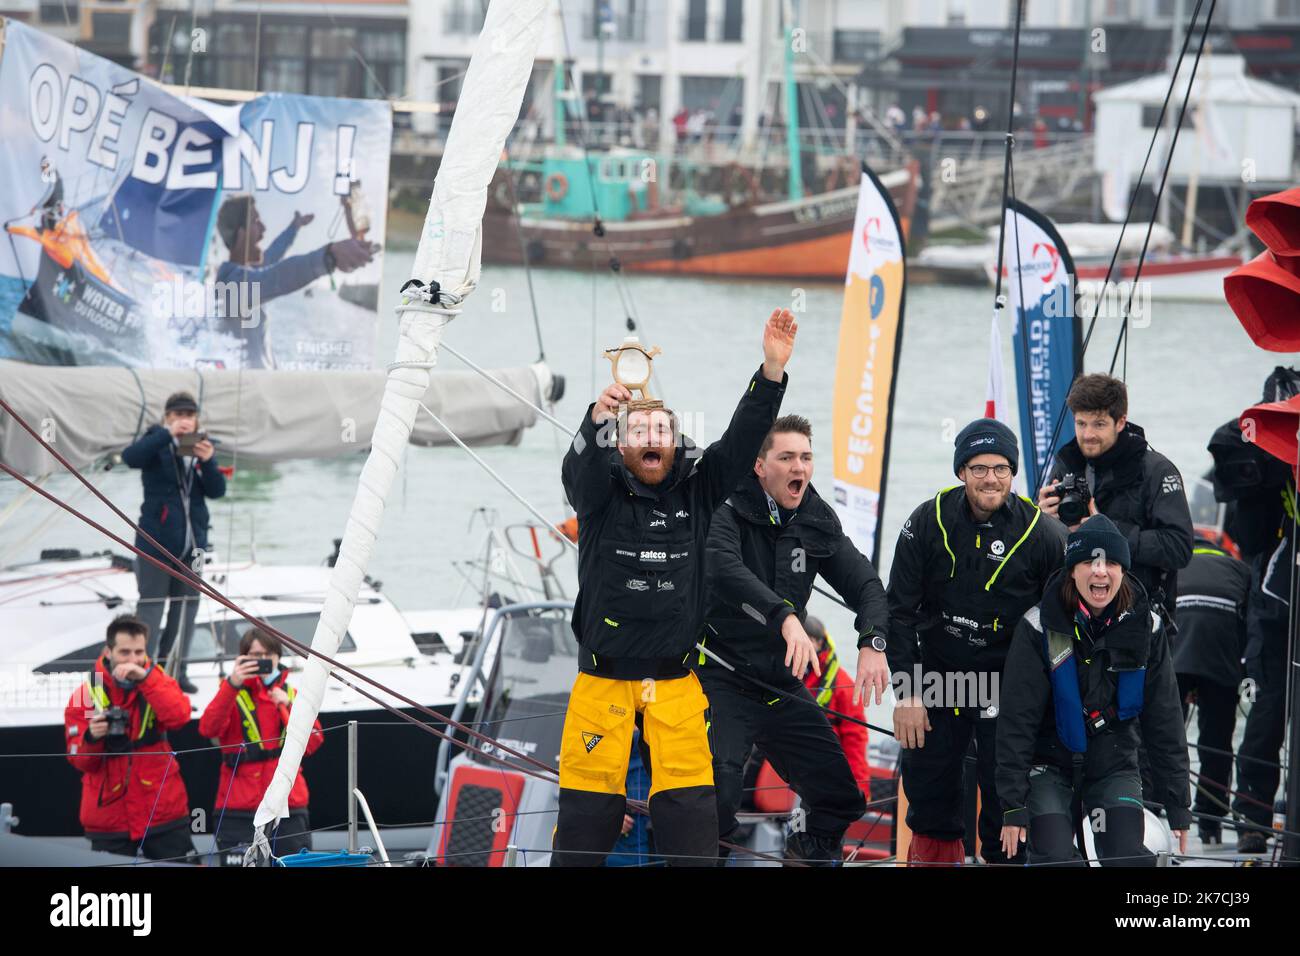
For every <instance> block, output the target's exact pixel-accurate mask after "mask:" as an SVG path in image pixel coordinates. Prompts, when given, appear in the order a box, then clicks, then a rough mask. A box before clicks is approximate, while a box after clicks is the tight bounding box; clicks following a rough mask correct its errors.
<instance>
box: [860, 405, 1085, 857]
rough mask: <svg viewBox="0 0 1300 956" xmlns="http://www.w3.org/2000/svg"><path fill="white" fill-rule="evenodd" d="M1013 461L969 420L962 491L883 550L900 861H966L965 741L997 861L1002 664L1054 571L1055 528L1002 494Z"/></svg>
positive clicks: (991, 430) (1061, 543)
mask: <svg viewBox="0 0 1300 956" xmlns="http://www.w3.org/2000/svg"><path fill="white" fill-rule="evenodd" d="M1019 462H1020V450H1019V447H1018V445H1017V442H1016V436H1015V434H1014V433H1013V432H1012V431H1011V429H1009V428H1008V427H1007V426H1006V425H1004V424H1002V423H1001V422H999V421H996V420H994V419H991V418H981V419H976V420H975V421H973V422H971V423H970V424H969V425H967V426H966V427H965V428H963V429H962V430H961V431H960V432H959V433H958V435H957V441H956V452H955V454H954V455H953V471H954V472H955V473H956V475H957V477H958V479H960V480H961V482H962V484H960V485H957V486H955V487H952V488H945V489H944V490H943V491H940V492H939V493H938V494H937V495H935V496H934V498H933V499H930V500H928V501H925V502H923V503H922V504H920V505H919V506H918V507H917V508H916V510H915V511H913V512H912V515H911V517H910V518H908V519H907V521H905V522H904V523H903V528H902V530H901V531H900V532H899V536H898V545H897V547H896V548H895V550H894V563H893V566H892V567H891V568H890V572H889V591H888V595H889V618H890V623H889V634H888V637H887V642H886V649H885V653H886V654H888V655H889V667H890V670H891V671H893V674H894V691H895V694H896V695H897V697H898V702H897V704H896V705H895V706H894V734H895V736H896V737H897V738H898V744H899V746H900V747H901V748H902V752H901V755H900V763H901V768H902V784H903V792H904V793H905V794H906V796H907V800H908V807H907V825H908V826H909V827H910V828H911V830H912V839H911V843H910V844H909V848H908V855H907V859H908V862H909V864H936V863H960V862H962V860H963V859H964V858H965V851H964V848H963V845H962V843H963V839H964V837H965V833H966V823H965V817H966V815H965V812H964V805H963V795H964V787H963V764H964V762H965V759H966V753H967V751H968V749H969V748H970V743H971V738H972V737H974V739H975V747H976V755H977V762H976V773H977V776H978V780H979V789H980V794H981V798H982V804H981V808H980V814H979V824H978V827H979V837H980V842H981V853H982V855H983V857H984V859H985V860H986V861H988V862H989V863H1005V862H1008V860H1007V858H1006V856H1005V855H1004V854H1003V852H1002V843H1001V834H1002V817H1001V811H1000V809H999V802H998V794H997V787H996V784H995V779H994V778H995V771H996V752H995V751H996V743H995V741H996V732H997V713H998V708H999V706H1000V695H1001V690H1000V688H1001V679H1002V669H1003V666H1004V665H1005V664H1006V659H1007V650H1008V648H1009V647H1010V645H1011V636H1012V634H1014V633H1015V629H1016V625H1017V624H1018V623H1019V622H1020V618H1021V617H1022V616H1023V615H1024V613H1025V611H1027V610H1028V609H1029V608H1031V607H1033V606H1034V605H1035V604H1037V603H1038V601H1039V599H1040V598H1041V597H1042V594H1043V586H1044V585H1045V584H1046V583H1047V580H1048V578H1050V577H1051V576H1052V574H1053V573H1054V572H1055V571H1056V570H1058V569H1059V568H1060V567H1061V558H1062V555H1063V554H1064V550H1065V538H1066V534H1065V528H1063V527H1062V526H1061V523H1060V522H1059V521H1057V520H1056V519H1055V518H1051V517H1048V516H1046V515H1045V514H1043V513H1040V512H1039V510H1038V509H1037V508H1035V507H1034V504H1033V502H1032V501H1030V500H1029V499H1028V498H1022V497H1020V496H1019V495H1015V494H1012V492H1011V479H1012V477H1013V476H1014V475H1015V473H1016V469H1017V467H1018V465H1019ZM860 679H861V675H859V680H860ZM1021 853H1023V849H1022V851H1021ZM1019 858H1020V857H1019V855H1018V856H1017V859H1019Z"/></svg>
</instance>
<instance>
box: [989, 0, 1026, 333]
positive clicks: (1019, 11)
mask: <svg viewBox="0 0 1300 956" xmlns="http://www.w3.org/2000/svg"><path fill="white" fill-rule="evenodd" d="M1024 12H1025V0H1016V35H1015V41H1014V46H1013V47H1012V50H1011V96H1010V98H1009V99H1008V101H1007V136H1006V146H1005V149H1004V150H1003V158H1002V216H1001V218H1000V219H999V221H998V266H997V274H996V279H995V280H994V287H993V311H994V312H995V313H996V312H997V311H998V310H999V309H1001V308H1002V253H1003V246H1004V244H1005V239H1006V232H1007V188H1008V185H1009V183H1010V181H1011V149H1012V146H1013V144H1014V143H1015V122H1016V74H1017V72H1018V71H1019V69H1020V21H1021V18H1022V17H1023V16H1024Z"/></svg>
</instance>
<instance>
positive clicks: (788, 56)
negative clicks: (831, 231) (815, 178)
mask: <svg viewBox="0 0 1300 956" xmlns="http://www.w3.org/2000/svg"><path fill="white" fill-rule="evenodd" d="M781 10H782V14H783V16H784V20H785V32H784V34H783V35H784V37H785V41H784V42H785V51H784V54H783V62H784V65H785V76H784V83H785V145H786V152H787V153H788V154H789V161H790V198H791V199H792V200H793V199H803V156H802V155H801V154H800V152H799V87H798V85H797V84H796V83H795V81H794V4H793V0H782V2H781Z"/></svg>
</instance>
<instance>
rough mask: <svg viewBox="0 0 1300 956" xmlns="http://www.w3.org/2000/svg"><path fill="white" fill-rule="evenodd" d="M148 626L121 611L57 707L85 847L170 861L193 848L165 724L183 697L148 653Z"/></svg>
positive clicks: (186, 711)
mask: <svg viewBox="0 0 1300 956" xmlns="http://www.w3.org/2000/svg"><path fill="white" fill-rule="evenodd" d="M148 644H149V627H148V625H146V624H145V623H144V622H143V621H141V620H140V619H139V618H138V617H134V616H132V615H130V614H122V615H120V616H118V617H115V618H114V619H113V620H112V622H110V623H109V625H108V635H107V641H106V645H105V647H104V653H103V655H102V656H101V657H100V658H99V659H98V660H97V661H95V666H94V668H93V669H92V670H91V672H90V674H89V675H87V677H86V682H85V683H84V684H83V685H82V686H81V687H79V688H77V690H76V691H74V692H73V694H72V699H71V700H70V701H68V707H67V710H65V711H64V714H63V727H64V731H65V733H64V740H65V741H66V743H67V748H68V762H69V763H71V764H72V766H74V767H76V768H77V770H78V771H79V772H80V773H81V825H82V827H84V828H85V831H86V836H87V837H88V838H89V839H90V847H91V849H92V850H101V851H104V852H107V853H120V854H123V855H125V856H135V855H136V854H137V853H143V854H144V855H145V856H147V857H149V858H150V859H152V860H175V859H181V858H183V857H185V856H186V855H187V854H189V853H191V852H192V851H193V850H194V842H193V840H192V839H191V838H190V828H189V822H190V818H189V812H190V805H189V795H188V794H187V793H186V792H185V782H184V781H183V780H182V779H181V770H180V765H179V764H178V763H177V762H176V757H175V755H174V754H173V753H172V748H171V744H170V743H168V741H167V731H169V730H179V729H180V728H181V727H184V726H185V725H186V724H187V723H189V719H190V699H189V698H188V697H186V696H185V694H184V693H183V692H182V691H181V689H180V687H179V686H177V684H176V681H174V680H173V679H172V678H170V677H168V676H167V674H165V673H164V672H163V670H162V668H160V667H156V666H154V663H153V661H151V660H150V659H149V655H148V653H147V650H146V649H147V647H148Z"/></svg>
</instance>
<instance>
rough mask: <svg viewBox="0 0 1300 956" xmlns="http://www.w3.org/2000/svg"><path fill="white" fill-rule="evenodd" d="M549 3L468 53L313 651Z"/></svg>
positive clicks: (346, 615) (268, 808) (305, 697)
mask: <svg viewBox="0 0 1300 956" xmlns="http://www.w3.org/2000/svg"><path fill="white" fill-rule="evenodd" d="M546 7H547V2H546V0H514V2H510V3H503V2H500V0H498V2H496V3H493V4H491V5H489V7H488V11H487V18H486V20H485V22H484V24H483V32H482V33H481V35H480V36H479V40H478V44H477V45H476V46H475V48H474V55H473V56H472V57H471V58H470V63H469V69H468V70H467V71H466V74H465V83H464V86H463V87H462V90H461V96H460V99H459V101H458V102H457V104H456V114H455V116H454V117H453V119H452V124H451V131H450V132H449V133H448V135H447V144H446V147H445V150H444V152H443V159H442V164H441V166H439V168H438V175H437V178H436V179H435V181H434V184H433V196H432V198H431V199H430V202H429V212H428V214H427V216H426V217H425V223H424V230H423V233H422V234H421V236H420V245H419V248H418V250H417V251H416V255H415V265H414V267H413V270H412V277H411V280H410V281H409V282H408V283H407V285H406V287H404V292H405V294H406V302H405V304H404V305H402V306H399V307H398V312H399V314H401V316H402V319H401V327H400V328H401V331H400V336H399V339H398V343H397V360H396V362H394V364H393V366H392V367H391V368H390V370H389V373H388V380H387V383H386V384H385V388H384V396H383V402H382V405H381V407H380V411H379V418H378V421H377V422H376V425H375V431H374V438H373V442H372V445H371V450H370V454H369V456H368V457H367V459H366V464H365V466H364V468H363V469H362V472H361V477H360V480H359V481H358V484H357V494H356V497H355V499H354V500H353V502H352V512H351V514H350V515H349V517H348V523H347V528H346V530H345V531H344V533H343V543H342V545H341V546H340V549H339V557H338V560H337V562H336V563H335V565H334V569H333V572H332V573H331V575H330V587H329V594H328V595H327V597H326V599H325V606H324V608H323V609H322V611H321V616H320V620H319V622H317V625H316V633H315V634H314V635H313V637H312V649H313V650H316V651H319V652H320V653H322V654H326V655H333V654H334V652H335V651H336V650H337V649H338V646H339V642H340V640H341V639H342V637H343V634H344V633H345V632H346V630H347V626H348V622H349V621H350V620H351V618H352V609H353V607H354V605H355V604H356V599H357V592H358V590H359V588H360V586H361V582H362V580H363V579H364V577H365V572H366V565H367V564H368V562H369V557H370V553H371V551H372V549H373V548H374V545H375V541H376V538H377V536H378V528H379V524H380V520H381V518H382V516H383V510H384V499H385V497H386V496H387V494H388V492H389V490H390V489H391V488H392V486H393V481H394V480H395V478H396V476H397V470H398V467H399V466H400V464H401V461H402V455H403V452H404V450H405V448H406V444H407V441H408V440H409V437H410V434H411V428H412V425H413V424H414V422H415V418H416V415H417V413H418V411H419V402H420V400H421V399H422V398H423V396H424V394H425V392H426V391H427V389H428V387H429V380H430V367H431V365H432V364H433V362H434V361H435V360H436V358H437V352H438V345H439V343H440V342H441V340H442V333H443V330H444V328H445V327H446V324H447V322H448V321H450V319H451V318H452V317H454V315H455V314H456V312H457V309H456V306H457V305H459V303H460V302H461V300H462V299H463V298H464V297H465V296H466V295H467V294H468V293H469V292H471V291H472V290H473V288H474V286H475V285H476V284H477V282H478V275H479V263H480V251H481V246H482V221H483V210H484V209H485V208H486V206H487V190H488V185H489V184H490V183H491V181H492V177H493V176H494V175H495V173H496V169H497V162H498V160H499V159H500V156H501V151H502V149H503V148H504V146H505V142H506V139H507V138H508V137H509V135H510V131H511V130H512V129H513V127H514V124H515V121H516V119H518V117H519V109H520V106H521V105H522V103H523V97H524V91H525V89H526V88H527V86H528V81H529V79H530V78H531V76H532V70H533V60H534V58H535V57H536V53H537V44H538V41H539V40H540V38H541V34H542V23H543V17H544V15H545V12H546ZM327 677H328V668H327V667H326V665H325V664H324V663H323V662H322V661H321V660H320V658H319V657H317V656H315V655H313V656H312V657H311V658H309V660H308V662H307V665H306V667H305V669H304V673H303V678H302V680H301V681H300V682H299V688H298V696H297V698H296V701H295V704H294V708H293V712H292V715H291V716H290V720H289V726H288V728H287V729H286V731H285V742H284V749H283V751H282V753H281V756H280V760H279V762H278V764H277V766H276V771H275V777H274V779H273V780H272V781H271V785H270V786H269V787H268V788H267V791H266V794H265V796H263V798H262V803H261V805H260V806H259V807H258V808H257V813H256V814H255V816H254V819H253V822H254V825H255V827H256V834H255V837H254V846H253V847H252V848H251V849H250V851H249V855H248V858H247V861H248V862H250V863H251V862H253V860H254V858H255V857H256V856H257V855H258V854H262V855H267V854H269V852H270V851H269V846H268V843H267V840H266V837H265V828H266V824H268V823H270V822H271V821H272V820H275V819H277V818H279V817H283V816H286V815H287V814H288V796H289V790H290V788H291V787H292V786H293V782H294V780H295V778H296V777H297V774H298V767H299V765H300V764H301V761H302V755H303V751H304V749H305V747H306V743H307V738H308V736H309V734H310V733H311V728H312V721H313V720H315V718H316V715H317V713H319V711H320V704H321V698H322V697H323V695H324V691H325V681H326V679H327Z"/></svg>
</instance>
